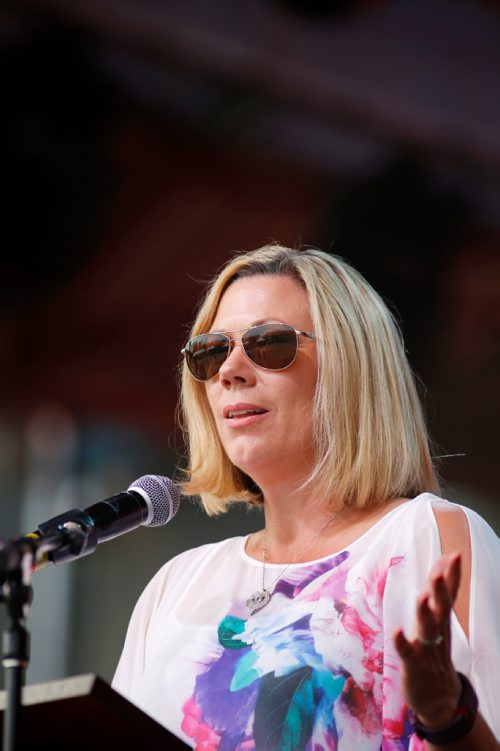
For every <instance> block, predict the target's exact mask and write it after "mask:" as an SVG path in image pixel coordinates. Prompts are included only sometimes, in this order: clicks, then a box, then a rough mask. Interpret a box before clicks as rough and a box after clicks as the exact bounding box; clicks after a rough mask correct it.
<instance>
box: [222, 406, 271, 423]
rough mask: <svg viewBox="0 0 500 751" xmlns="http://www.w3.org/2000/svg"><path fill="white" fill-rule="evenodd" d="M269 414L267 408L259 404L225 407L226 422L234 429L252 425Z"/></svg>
mask: <svg viewBox="0 0 500 751" xmlns="http://www.w3.org/2000/svg"><path fill="white" fill-rule="evenodd" d="M267 413H268V410H267V409H265V407H261V406H260V405H258V404H243V403H239V404H228V405H227V407H224V412H223V414H224V420H225V422H226V423H227V424H228V425H229V426H232V427H236V426H242V425H250V424H251V423H253V422H256V421H257V420H260V419H262V418H263V417H265V416H266V415H267Z"/></svg>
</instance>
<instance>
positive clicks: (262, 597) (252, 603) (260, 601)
mask: <svg viewBox="0 0 500 751" xmlns="http://www.w3.org/2000/svg"><path fill="white" fill-rule="evenodd" d="M270 599H271V593H270V592H268V591H267V589H261V590H259V591H258V592H254V593H253V594H252V595H250V597H249V598H248V600H247V602H246V606H247V608H248V612H249V613H250V615H255V613H258V612H259V610H262V608H265V607H266V605H267V603H268V602H269V600H270Z"/></svg>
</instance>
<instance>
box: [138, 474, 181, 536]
mask: <svg viewBox="0 0 500 751" xmlns="http://www.w3.org/2000/svg"><path fill="white" fill-rule="evenodd" d="M129 490H133V491H135V492H136V493H140V495H141V496H142V497H143V498H144V500H145V501H146V503H147V505H148V508H149V516H148V518H147V519H146V521H145V522H143V525H142V526H143V527H160V526H161V525H162V524H166V523H167V522H169V521H170V520H171V519H172V518H173V517H174V516H175V515H176V513H177V512H178V510H179V506H180V503H181V499H180V494H179V490H178V488H177V486H176V485H175V483H174V482H172V480H171V479H170V478H169V477H162V476H161V475H143V477H139V478H138V479H137V480H135V481H134V482H133V483H132V485H130V487H129Z"/></svg>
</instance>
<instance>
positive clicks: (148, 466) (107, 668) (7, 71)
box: [0, 0, 500, 682]
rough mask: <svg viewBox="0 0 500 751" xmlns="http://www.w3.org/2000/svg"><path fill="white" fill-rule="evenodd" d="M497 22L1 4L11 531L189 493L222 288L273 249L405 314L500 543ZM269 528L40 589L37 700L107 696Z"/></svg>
mask: <svg viewBox="0 0 500 751" xmlns="http://www.w3.org/2000/svg"><path fill="white" fill-rule="evenodd" d="M499 22H500V11H499V9H498V6H497V4H496V3H494V2H487V1H486V0H484V1H481V0H476V1H473V0H449V1H448V2H446V1H443V2H427V1H426V0H419V2H410V1H409V0H407V1H406V2H405V1H403V0H399V1H397V2H396V1H393V2H389V0H378V1H376V0H372V1H371V2H370V1H369V0H364V1H363V0H351V1H348V0H345V1H344V2H319V1H316V2H312V1H309V2H299V0H295V1H293V2H292V0H281V2H277V1H276V0H275V1H274V2H273V1H272V0H246V2H245V1H241V0H240V2H238V3H231V2H229V0H222V2H219V3H209V2H207V1H205V0H192V1H191V2H189V3H186V2H178V1H171V2H166V0H165V1H162V0H135V1H132V0H129V1H128V2H123V1H120V2H118V1H116V2H113V1H112V0H81V1H79V0H64V2H63V0H61V2H58V1H57V0H52V1H51V0H38V1H37V2H28V0H26V1H25V2H24V1H21V0H20V1H18V2H7V3H5V2H4V3H3V5H2V7H1V9H0V63H1V64H0V84H1V85H0V92H1V93H0V96H1V101H2V117H1V119H0V156H1V165H2V170H1V174H2V181H3V200H2V225H1V233H2V259H3V261H2V267H3V273H2V276H1V284H2V286H1V295H0V384H1V389H0V399H1V401H0V469H1V472H0V502H1V507H0V522H1V529H2V536H4V537H9V536H12V535H15V534H18V533H19V532H20V531H21V530H26V529H31V528H35V527H36V526H37V524H38V523H40V522H41V521H43V520H45V519H46V518H50V517H51V516H53V515H55V514H56V513H59V512H61V511H63V510H66V509H67V508H70V507H72V506H84V505H89V504H90V503H92V502H94V501H96V500H98V499H100V498H104V497H106V496H107V495H111V494H112V493H115V492H118V491H119V490H122V489H124V488H126V487H127V486H128V485H129V484H130V482H131V481H132V480H133V479H135V477H137V476H139V475H140V474H142V473H147V472H153V473H155V472H156V473H159V474H172V473H173V472H174V471H175V467H176V465H177V464H178V463H179V461H181V457H182V451H183V447H182V443H181V440H180V436H179V434H178V432H177V430H176V427H175V414H174V413H175V404H176V398H177V386H176V382H177V366H178V362H179V349H180V348H181V346H182V344H183V343H184V341H185V338H186V332H187V329H188V325H189V322H190V321H191V320H192V318H193V315H194V310H195V306H196V303H197V300H198V299H199V295H200V292H201V289H202V284H203V283H204V282H205V281H206V280H207V279H209V278H210V277H211V276H212V275H213V274H214V273H215V272H216V270H217V269H218V267H219V266H220V265H221V263H222V262H223V261H225V260H226V259H227V258H228V257H229V256H230V255H231V254H232V253H234V252H235V251H238V250H251V249H253V248H255V247H258V246H260V245H263V244H264V243H266V242H268V241H269V240H277V241H280V242H282V243H284V244H291V245H297V244H312V245H316V246H318V247H321V248H323V249H325V250H329V251H331V252H334V253H336V254H339V255H342V256H344V257H346V258H348V259H349V260H350V261H351V262H352V263H353V264H354V265H355V266H356V267H357V268H358V269H359V270H360V271H361V272H362V273H363V274H364V275H365V276H366V277H367V278H368V280H369V281H370V282H371V283H372V284H373V285H374V286H375V287H376V289H377V290H378V291H379V292H381V293H382V295H383V296H384V298H385V299H387V300H388V301H390V304H391V306H392V307H393V309H394V310H395V312H396V315H397V317H398V320H400V321H401V322H402V327H403V330H404V333H405V338H406V342H407V347H408V350H409V357H410V360H411V363H412V365H413V367H414V368H415V370H416V371H417V372H418V373H419V375H420V376H421V378H422V381H423V383H425V386H426V388H427V390H425V389H424V387H423V386H422V396H423V398H424V400H425V405H426V411H427V414H428V420H429V425H430V430H431V433H432V436H433V438H434V439H435V442H436V447H435V454H436V456H444V455H454V456H452V457H451V458H445V459H441V460H440V470H441V474H442V477H443V486H444V490H443V493H444V494H445V495H446V496H447V497H449V498H451V499H453V500H457V501H459V502H462V503H464V504H465V505H468V506H472V507H473V508H476V509H477V510H479V511H480V513H482V514H483V515H484V516H485V517H486V518H487V519H488V521H490V523H491V524H492V525H493V526H494V527H495V528H497V529H498V528H499V527H500V522H499V517H500V514H499V511H498V503H497V495H498V491H497V488H498V480H499V473H498V441H497V430H496V428H497V425H498V423H499V419H498V418H499V406H498V405H499V402H498V373H499V348H498V331H499V327H500V305H499V294H498V293H499V289H500V253H499V249H500V221H499V217H500V212H499V207H500V100H499V97H498V70H500V28H499ZM259 523H260V519H259V516H258V514H257V515H255V514H253V515H249V514H247V513H245V512H242V511H234V512H232V513H231V514H229V515H227V516H226V517H224V518H222V519H219V520H207V519H205V518H204V517H203V515H202V513H201V511H200V510H199V509H198V508H197V507H196V506H195V505H194V504H193V503H190V502H187V501H186V502H185V503H184V505H183V508H182V510H181V513H180V514H179V516H178V518H177V519H176V520H175V522H174V523H173V524H172V525H169V526H168V527H166V528H165V529H161V530H156V531H153V530H141V531H138V532H136V533H134V535H127V536H126V537H123V538H120V539H119V540H116V541H114V542H112V543H110V544H109V545H107V546H105V547H103V548H102V549H101V550H99V551H98V552H97V553H96V555H94V556H92V557H91V558H88V559H84V560H82V561H79V562H78V563H75V564H72V565H71V566H66V567H58V568H51V569H49V570H46V571H44V572H42V573H39V574H37V575H36V576H35V580H34V588H35V602H34V607H33V612H32V617H31V618H30V622H29V627H30V630H31V631H32V634H33V659H32V667H31V669H30V681H32V682H33V681H35V680H36V681H41V680H45V679H49V678H53V677H61V676H63V675H67V674H71V673H75V672H89V671H97V672H99V673H101V675H103V676H104V677H105V678H107V679H110V678H111V675H112V672H113V669H114V665H115V664H116V660H117V658H118V655H119V652H120V649H121V644H122V641H123V637H124V633H125V628H126V623H127V621H128V617H129V615H130V611H131V608H132V606H133V603H134V601H135V599H136V598H137V595H138V593H139V592H140V590H141V589H142V587H143V586H144V584H145V583H146V581H147V580H148V578H149V577H150V576H151V574H152V573H153V572H154V571H155V570H156V569H157V568H158V566H159V565H161V563H162V562H163V561H165V560H166V559H167V558H168V557H170V556H171V555H173V554H175V553H177V552H180V551H181V550H183V549H185V548H186V547H188V546H191V545H194V544H199V543H202V542H206V541H210V540H214V539H219V538H221V537H224V536H226V535H228V534H239V533H245V532H247V531H249V530H251V529H254V528H256V527H257V526H258V525H259Z"/></svg>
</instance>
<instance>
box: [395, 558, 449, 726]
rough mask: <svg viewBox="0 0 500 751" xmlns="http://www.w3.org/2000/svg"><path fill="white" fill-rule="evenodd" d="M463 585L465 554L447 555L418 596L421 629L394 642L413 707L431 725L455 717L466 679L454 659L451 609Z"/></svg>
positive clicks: (400, 633)
mask: <svg viewBox="0 0 500 751" xmlns="http://www.w3.org/2000/svg"><path fill="white" fill-rule="evenodd" d="M459 584H460V553H452V554H449V555H443V556H441V558H439V559H438V560H437V561H436V563H435V564H434V566H433V567H432V569H431V572H430V574H429V578H428V579H427V584H426V587H425V589H424V591H423V592H422V594H421V595H420V596H419V598H418V600H417V608H416V622H415V633H414V636H413V638H412V639H408V638H407V637H406V636H405V634H404V633H403V630H402V629H398V630H397V631H396V632H395V635H394V643H395V646H396V649H397V651H398V654H399V656H400V657H401V662H402V675H401V681H402V689H403V694H404V697H405V699H406V701H407V703H408V706H409V707H411V709H412V710H413V711H414V712H415V714H416V715H417V716H418V718H419V720H420V722H421V723H422V725H424V726H425V727H428V728H438V727H443V726H446V725H447V724H448V723H449V722H451V720H452V719H453V717H454V715H455V712H456V709H457V706H458V703H459V699H460V694H461V683H460V679H459V677H458V675H457V672H456V670H455V668H454V667H453V663H452V661H451V626H450V620H451V611H452V608H453V604H454V602H455V599H456V597H457V593H458V587H459Z"/></svg>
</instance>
